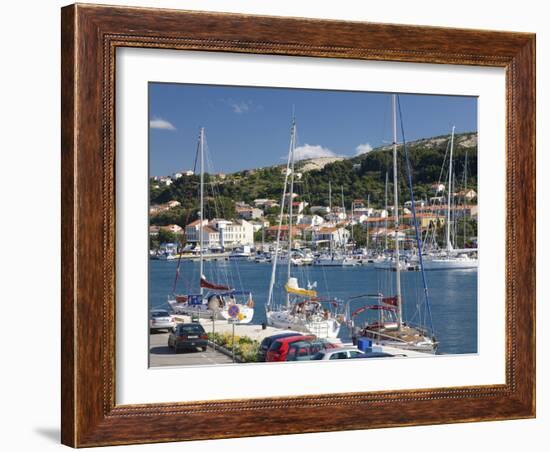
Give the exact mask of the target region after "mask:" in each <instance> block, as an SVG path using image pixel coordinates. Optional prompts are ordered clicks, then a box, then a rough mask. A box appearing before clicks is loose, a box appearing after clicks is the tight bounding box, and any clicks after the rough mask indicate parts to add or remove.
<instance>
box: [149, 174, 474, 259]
mask: <svg viewBox="0 0 550 452" xmlns="http://www.w3.org/2000/svg"><path fill="white" fill-rule="evenodd" d="M192 175H193V172H192V171H187V172H184V171H182V172H180V173H174V174H173V175H172V178H170V180H176V179H178V178H181V177H186V176H192ZM154 180H155V181H157V182H158V183H162V181H163V180H165V179H163V178H156V179H154ZM441 185H442V184H433V186H431V187H430V189H431V192H432V196H431V197H429V196H425V197H424V198H421V199H417V200H416V202H415V206H414V207H415V209H416V220H417V224H418V226H419V228H420V230H421V231H428V230H431V231H433V230H436V229H441V228H444V227H445V224H446V221H447V219H448V212H449V211H450V215H451V217H452V220H453V221H458V220H460V219H463V218H464V219H474V220H475V219H476V218H477V204H476V203H475V199H476V198H477V193H476V192H475V191H474V190H471V189H469V190H461V191H458V192H456V193H453V203H454V204H453V205H451V207H450V209H448V207H447V196H446V195H445V193H444V191H445V187H444V186H443V187H441ZM284 203H285V206H284V207H285V208H284V213H283V214H282V215H283V217H282V219H281V206H280V204H279V203H278V202H277V201H276V200H275V199H271V198H267V197H266V198H256V199H253V200H251V201H249V200H247V201H244V200H235V201H233V206H234V210H233V211H232V213H231V214H230V215H228V216H226V217H225V218H213V219H204V220H203V221H202V228H201V225H200V222H199V220H197V219H195V220H191V221H189V222H188V224H185V223H179V224H175V223H176V222H177V220H178V219H179V221H181V218H183V214H182V213H181V212H183V210H184V209H183V207H182V204H181V202H180V201H179V200H176V199H172V200H169V201H167V202H164V203H162V204H151V206H150V208H149V212H150V217H151V219H152V222H151V226H150V229H149V233H150V236H151V237H152V238H153V239H155V238H156V240H157V241H158V237H161V235H159V232H160V231H163V232H165V233H171V234H173V236H174V237H175V239H177V240H181V241H182V242H185V243H186V244H188V245H192V246H196V245H198V243H199V242H200V241H201V237H200V231H201V230H202V242H203V245H204V247H206V248H209V249H226V250H231V249H234V248H238V247H243V246H254V245H255V244H256V245H258V244H259V243H260V242H261V243H264V244H269V243H272V242H274V241H276V240H277V239H278V240H279V241H281V242H287V241H288V239H289V226H288V225H289V213H288V204H289V203H292V225H293V226H292V240H293V244H295V246H298V247H311V248H312V249H322V248H341V249H344V248H349V247H352V246H353V247H359V246H364V245H365V244H368V243H375V242H378V243H380V240H383V241H385V242H387V240H386V239H389V240H392V239H393V237H395V234H396V232H395V228H394V225H393V221H394V212H393V206H391V207H387V208H380V206H379V203H378V204H374V205H371V203H370V197H366V199H359V198H355V199H352V200H351V202H350V203H349V204H348V205H347V207H346V206H344V205H329V206H326V205H311V206H310V204H309V202H307V201H306V198H305V197H303V196H301V195H299V194H298V193H287V194H286V196H285V199H284ZM412 211H413V206H412V202H411V201H408V200H406V201H404V202H403V204H402V205H401V207H400V208H399V216H400V227H399V232H398V235H399V237H409V238H410V237H412V236H413V235H414V231H415V228H414V216H413V214H412ZM196 215H197V214H196V212H195V213H194V215H193V216H194V217H195V218H196ZM154 218H157V220H153V219H154ZM191 218H193V217H191ZM174 220H176V221H174ZM166 223H170V224H166ZM279 224H281V226H279ZM166 237H169V236H167V235H166V234H163V235H162V238H166Z"/></svg>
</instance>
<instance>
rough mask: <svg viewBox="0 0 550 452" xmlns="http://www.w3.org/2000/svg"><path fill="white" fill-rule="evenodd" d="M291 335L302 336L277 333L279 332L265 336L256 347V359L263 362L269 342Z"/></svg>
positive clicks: (269, 345)
mask: <svg viewBox="0 0 550 452" xmlns="http://www.w3.org/2000/svg"><path fill="white" fill-rule="evenodd" d="M291 336H303V334H300V333H279V334H274V335H272V336H268V337H265V338H264V340H263V341H262V343H261V344H260V347H259V348H258V355H257V361H258V362H263V361H265V360H266V355H267V351H268V350H269V347H271V344H273V342H275V341H276V340H277V339H283V338H285V337H291Z"/></svg>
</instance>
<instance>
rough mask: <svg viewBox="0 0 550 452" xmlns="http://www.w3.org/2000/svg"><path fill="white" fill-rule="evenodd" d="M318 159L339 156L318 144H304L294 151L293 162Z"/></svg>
mask: <svg viewBox="0 0 550 452" xmlns="http://www.w3.org/2000/svg"><path fill="white" fill-rule="evenodd" d="M319 157H339V155H338V154H336V153H335V152H333V151H331V150H330V149H328V148H325V147H323V146H320V145H318V144H316V145H313V144H304V145H303V146H298V147H297V148H296V149H295V150H294V159H295V160H306V159H316V158H319Z"/></svg>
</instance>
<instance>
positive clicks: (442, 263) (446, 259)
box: [424, 126, 477, 270]
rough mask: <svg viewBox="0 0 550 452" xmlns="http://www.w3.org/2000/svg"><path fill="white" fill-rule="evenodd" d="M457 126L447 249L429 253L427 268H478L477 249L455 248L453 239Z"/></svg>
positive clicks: (448, 187)
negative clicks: (452, 215)
mask: <svg viewBox="0 0 550 452" xmlns="http://www.w3.org/2000/svg"><path fill="white" fill-rule="evenodd" d="M454 136H455V127H454V126H453V128H452V131H451V143H450V155H449V180H448V184H447V218H446V220H445V245H446V246H445V249H444V250H442V251H440V252H432V253H429V254H428V255H427V256H426V258H425V262H424V269H425V270H468V269H476V268H477V257H475V256H473V254H474V253H477V249H473V248H465V249H455V248H454V247H453V243H452V241H451V223H452V220H451V202H452V192H453V186H452V175H453V147H454Z"/></svg>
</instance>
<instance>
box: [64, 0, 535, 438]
mask: <svg viewBox="0 0 550 452" xmlns="http://www.w3.org/2000/svg"><path fill="white" fill-rule="evenodd" d="M61 33H62V149H61V153H62V331H61V333H62V348H61V358H62V359H61V362H62V368H61V374H62V382H61V384H62V435H61V436H62V442H63V443H64V444H66V445H69V446H73V447H85V446H100V445H113V444H132V443H150V442H162V441H181V440H198V439H212V438H228V437H237V436H251V435H255V436H257V435H277V434H289V433H303V432H319V431H335V430H352V429H365V428H378V427H391V426H404V425H426V424H442V423H451V422H469V421H486V420H499V419H519V418H530V417H534V416H535V36H534V35H533V34H527V33H508V32H494V31H482V30H463V29H448V28H436V27H418V26H408V25H390V24H374V23H358V22H339V21H328V20H312V19H298V18H280V17H261V16H246V15H235V14H218V13H204V12H189V11H175V10H161V9H143V8H125V7H108V6H92V5H78V4H77V5H71V6H67V7H65V8H63V9H62V29H61ZM118 47H147V48H162V49H185V50H200V51H215V52H236V53H254V54H272V55H297V56H309V57H329V58H348V59H359V60H383V61H394V62H419V63H438V64H461V65H473V66H493V67H502V68H505V70H506V116H507V119H506V137H507V142H506V256H507V262H506V383H505V384H502V385H491V386H473V387H452V388H442V389H430V388H425V389H418V390H400V391H380V392H366V393H344V394H336V395H335V394H320V395H316V396H300V397H276V398H275V397H273V398H263V399H245V400H220V401H214V402H212V401H209V402H185V401H174V402H173V403H164V404H147V405H126V406H120V405H117V404H116V403H115V368H116V362H115V316H116V312H115V284H116V279H115V177H116V175H115V169H114V168H115V165H114V161H115V133H114V131H115V105H114V99H115V96H114V87H115V65H116V58H115V50H116V49H117V48H118ZM83 325H86V331H87V332H88V333H87V334H86V335H85V336H83V335H81V334H80V331H81V327H82V326H83ZM358 413H362V414H364V415H358ZM366 414H368V415H366Z"/></svg>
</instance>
